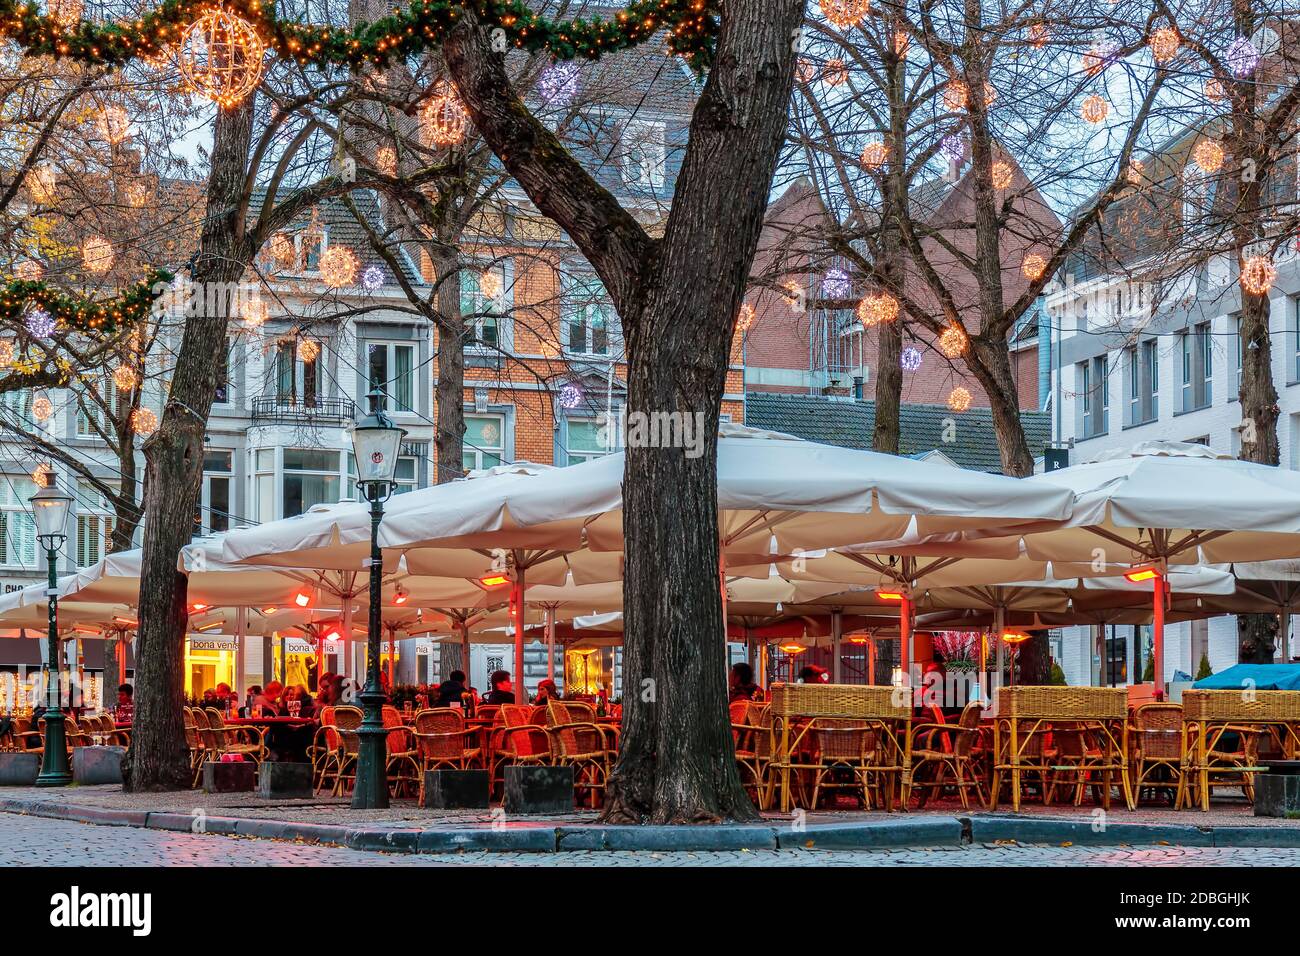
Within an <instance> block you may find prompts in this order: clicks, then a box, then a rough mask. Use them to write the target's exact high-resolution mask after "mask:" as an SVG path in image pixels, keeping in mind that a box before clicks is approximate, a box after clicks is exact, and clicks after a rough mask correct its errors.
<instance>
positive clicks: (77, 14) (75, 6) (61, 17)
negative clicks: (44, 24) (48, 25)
mask: <svg viewBox="0 0 1300 956" xmlns="http://www.w3.org/2000/svg"><path fill="white" fill-rule="evenodd" d="M46 8H47V9H48V10H49V16H50V19H51V20H53V21H54V22H55V23H57V24H58V25H59V26H61V27H62V28H63V29H65V30H70V29H72V28H73V27H75V26H76V25H77V24H78V23H80V22H81V14H82V11H83V10H84V9H85V4H84V3H83V2H82V0H48V2H47V3H46Z"/></svg>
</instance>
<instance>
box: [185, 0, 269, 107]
mask: <svg viewBox="0 0 1300 956" xmlns="http://www.w3.org/2000/svg"><path fill="white" fill-rule="evenodd" d="M265 62H266V44H265V43H264V42H263V41H262V38H261V36H260V35H259V34H258V32H257V28H256V27H254V26H253V25H252V24H251V23H249V22H248V21H247V20H245V19H244V18H243V17H240V16H238V15H236V14H234V13H231V12H230V11H228V10H209V11H208V12H207V13H205V14H203V15H202V16H201V17H199V18H198V19H197V20H195V21H194V23H192V24H191V25H190V27H189V29H187V30H186V31H185V34H184V36H183V37H182V38H181V43H180V46H179V48H178V50H177V55H176V65H177V66H178V67H179V68H180V71H181V76H183V77H185V79H186V81H187V82H188V83H189V84H190V86H191V87H193V89H194V91H195V92H196V93H198V94H199V95H200V96H202V97H204V98H205V99H208V100H211V101H212V102H213V103H216V104H217V105H218V106H220V107H222V108H223V109H230V108H231V107H233V106H235V105H236V104H237V103H240V102H242V101H243V99H244V97H246V96H248V94H249V93H251V92H252V91H253V90H254V89H256V88H257V84H258V83H260V82H262V71H263V69H264V67H265Z"/></svg>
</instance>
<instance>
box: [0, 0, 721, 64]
mask: <svg viewBox="0 0 1300 956" xmlns="http://www.w3.org/2000/svg"><path fill="white" fill-rule="evenodd" d="M720 6H721V3H720V0H633V2H632V3H630V4H629V5H628V6H627V7H626V8H625V9H624V10H621V11H619V12H618V13H617V14H615V15H614V16H613V18H612V19H608V20H606V19H601V18H593V19H581V18H579V19H575V20H567V21H560V22H555V21H551V20H548V19H546V18H545V17H542V16H541V15H539V14H538V13H536V12H535V11H533V10H530V9H529V8H528V6H527V4H526V3H524V2H523V0H415V2H413V3H411V5H410V6H409V7H407V8H406V9H405V10H398V9H396V8H395V9H394V10H393V13H392V14H391V15H390V16H387V17H384V18H382V19H380V20H377V21H375V22H374V23H360V24H357V25H356V26H355V27H353V28H351V29H338V28H334V27H329V26H316V25H311V24H304V23H291V22H288V21H283V20H279V19H277V18H276V16H275V13H274V9H273V6H272V4H270V3H266V4H264V3H262V2H261V0H225V2H220V0H218V2H214V0H164V2H163V3H162V4H161V5H159V6H158V7H156V8H155V9H153V10H151V11H150V12H149V13H146V14H145V15H144V16H143V17H140V18H139V19H136V20H131V21H121V22H108V23H102V24H101V23H91V22H86V21H83V22H81V23H78V24H76V25H75V26H72V27H64V26H62V25H61V24H60V23H59V22H58V20H56V19H55V18H54V17H52V16H47V15H45V14H43V13H41V12H40V11H39V10H38V9H37V7H36V5H35V3H34V2H32V0H29V2H25V3H23V2H18V0H0V38H7V39H10V40H12V41H13V42H14V43H16V44H18V45H19V46H20V47H22V48H23V49H24V50H26V51H27V53H28V54H30V55H33V56H53V57H61V58H66V59H71V60H76V61H78V62H81V63H86V64H94V65H100V66H123V65H125V64H127V63H129V62H130V61H132V60H134V59H136V58H137V57H145V58H153V57H159V56H162V55H164V54H165V52H166V51H167V49H168V48H169V47H170V46H171V45H173V44H174V43H175V42H177V41H178V40H179V38H180V37H181V36H182V35H183V34H184V31H185V29H186V28H187V27H188V26H189V25H190V24H191V23H193V22H194V20H196V19H197V18H198V17H199V16H200V15H202V13H203V12H204V11H205V10H209V9H213V8H219V7H224V8H225V9H228V10H230V11H231V12H234V13H237V14H239V15H240V16H241V17H243V18H244V19H246V20H248V21H249V22H250V23H251V24H253V25H254V26H255V27H256V29H257V30H258V33H259V34H260V35H261V36H262V38H263V39H264V40H265V41H266V43H267V46H268V47H269V48H270V49H271V50H273V51H274V52H275V54H276V55H277V56H278V57H280V58H282V59H286V60H293V61H295V62H297V63H299V64H302V65H304V66H305V65H308V64H310V65H313V66H321V67H324V66H347V67H351V68H353V69H356V68H359V67H362V66H365V65H374V66H381V67H382V66H385V65H387V64H388V63H389V62H391V61H392V60H394V59H395V58H403V57H407V56H410V55H412V54H416V53H419V52H421V51H423V50H426V49H429V48H430V47H432V46H435V45H437V44H438V43H440V42H441V41H442V38H443V37H444V36H445V35H446V33H447V32H448V31H449V30H450V29H451V28H452V27H453V26H455V25H456V24H457V23H458V22H459V20H460V18H461V17H462V16H463V15H464V13H465V11H466V10H472V11H473V12H474V14H475V15H476V16H477V17H478V20H479V22H480V23H482V24H483V25H484V26H486V27H488V28H489V29H490V30H493V31H495V30H497V29H500V30H501V31H502V32H501V33H500V34H498V36H499V37H500V38H502V39H503V40H504V42H505V43H506V44H508V45H510V46H513V47H516V48H519V49H523V50H528V51H530V52H538V51H542V50H545V51H547V52H549V53H550V54H551V55H552V56H553V57H555V58H556V59H557V60H572V59H576V58H580V57H581V58H586V59H593V60H594V59H597V58H599V57H601V56H602V55H604V54H606V53H614V52H617V51H619V50H624V49H628V48H630V47H633V46H636V45H638V44H640V43H644V42H645V41H646V40H648V39H649V38H650V37H652V36H653V35H654V34H656V33H658V32H660V31H661V30H667V31H668V47H669V50H670V51H671V52H672V53H674V54H679V55H681V56H683V57H685V58H686V59H687V60H688V61H689V62H690V63H691V64H692V65H693V66H695V68H696V69H704V68H705V67H707V65H708V62H709V58H710V56H711V54H712V51H713V42H714V39H715V37H716V35H717V31H718V11H719V8H720Z"/></svg>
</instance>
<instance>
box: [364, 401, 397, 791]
mask: <svg viewBox="0 0 1300 956" xmlns="http://www.w3.org/2000/svg"><path fill="white" fill-rule="evenodd" d="M367 398H368V399H369V400H370V413H369V414H368V415H366V416H365V417H364V418H362V419H361V420H360V421H358V422H357V423H356V426H355V427H354V428H353V429H352V450H353V454H354V456H355V458H356V464H357V488H358V489H360V490H361V491H362V493H363V494H364V495H365V497H366V500H367V501H369V502H370V621H369V627H368V628H367V630H366V686H365V687H364V688H363V689H362V691H361V706H362V707H363V708H364V716H363V718H362V720H361V726H360V728H358V730H357V735H358V738H359V742H358V745H357V779H356V786H355V787H354V788H353V790H352V807H353V809H356V810H377V809H384V808H386V807H387V806H388V776H387V773H386V767H387V764H388V760H387V753H386V737H387V736H388V732H387V731H386V730H385V729H384V691H383V685H382V684H381V683H380V679H379V644H380V638H381V636H382V633H383V610H384V609H383V580H384V556H383V552H382V551H380V549H379V523H380V522H381V521H383V520H384V502H385V501H387V500H388V498H389V496H391V495H392V493H393V486H394V484H395V482H394V476H395V474H396V471H397V455H398V452H399V451H400V450H401V447H402V439H403V438H404V437H405V436H406V431H405V430H404V429H402V428H398V427H397V425H395V424H394V423H393V420H392V419H390V418H389V417H388V414H387V413H386V412H385V411H384V402H385V395H384V390H383V389H382V388H379V387H375V388H374V389H372V390H371V392H370V394H369V395H368V396H367Z"/></svg>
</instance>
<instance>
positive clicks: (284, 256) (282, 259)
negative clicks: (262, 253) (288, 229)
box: [271, 232, 298, 270]
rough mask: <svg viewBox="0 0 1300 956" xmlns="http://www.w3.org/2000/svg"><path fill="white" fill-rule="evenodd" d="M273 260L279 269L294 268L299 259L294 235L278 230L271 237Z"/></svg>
mask: <svg viewBox="0 0 1300 956" xmlns="http://www.w3.org/2000/svg"><path fill="white" fill-rule="evenodd" d="M271 260H272V261H273V262H274V263H275V266H276V268H278V269H282V270H283V269H292V268H293V267H294V265H295V264H296V263H297V261H298V251H297V249H295V248H294V244H293V236H290V235H288V234H286V233H283V232H277V233H276V234H275V235H274V236H272V237H271Z"/></svg>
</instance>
